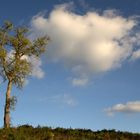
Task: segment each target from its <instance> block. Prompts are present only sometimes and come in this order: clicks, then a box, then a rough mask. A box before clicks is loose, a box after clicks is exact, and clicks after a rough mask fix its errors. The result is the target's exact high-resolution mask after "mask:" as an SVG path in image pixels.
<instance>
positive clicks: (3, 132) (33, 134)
mask: <svg viewBox="0 0 140 140" xmlns="http://www.w3.org/2000/svg"><path fill="white" fill-rule="evenodd" d="M0 140H140V134H136V133H128V132H120V131H115V130H102V131H96V132H93V131H91V130H89V129H64V128H55V129H52V128H49V127H39V126H38V127H36V128H33V127H32V126H30V125H23V126H19V127H17V128H10V129H2V128H1V129H0Z"/></svg>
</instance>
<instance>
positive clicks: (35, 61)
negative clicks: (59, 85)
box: [29, 56, 45, 79]
mask: <svg viewBox="0 0 140 140" xmlns="http://www.w3.org/2000/svg"><path fill="white" fill-rule="evenodd" d="M29 61H30V62H31V64H32V73H31V76H34V77H36V78H39V79H41V78H43V77H44V75H45V73H44V71H43V70H42V68H41V66H42V61H41V59H40V58H36V57H33V56H32V57H29Z"/></svg>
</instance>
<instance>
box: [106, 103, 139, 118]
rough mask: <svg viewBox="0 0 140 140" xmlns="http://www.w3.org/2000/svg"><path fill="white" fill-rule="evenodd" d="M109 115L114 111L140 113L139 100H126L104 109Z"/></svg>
mask: <svg viewBox="0 0 140 140" xmlns="http://www.w3.org/2000/svg"><path fill="white" fill-rule="evenodd" d="M104 111H105V112H106V113H107V114H108V115H109V116H112V115H114V113H116V112H121V113H138V112H139V113H140V101H133V102H127V103H126V104H117V105H114V106H112V107H109V108H107V109H105V110H104Z"/></svg>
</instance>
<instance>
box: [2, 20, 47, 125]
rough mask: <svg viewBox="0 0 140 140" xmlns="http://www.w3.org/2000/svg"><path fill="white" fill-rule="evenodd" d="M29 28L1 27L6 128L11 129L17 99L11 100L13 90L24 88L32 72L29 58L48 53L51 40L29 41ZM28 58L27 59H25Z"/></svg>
mask: <svg viewBox="0 0 140 140" xmlns="http://www.w3.org/2000/svg"><path fill="white" fill-rule="evenodd" d="M28 31H29V30H28V28H26V27H15V26H14V25H13V24H12V23H11V22H9V21H6V22H5V23H4V25H3V26H1V27H0V76H1V77H2V78H3V80H4V81H7V82H8V85H7V91H6V101H5V110H4V127H6V128H8V127H10V108H12V105H14V103H15V101H16V99H15V98H14V97H13V98H11V88H12V86H13V85H14V86H16V87H18V88H22V87H23V84H24V82H25V79H26V77H27V76H29V74H31V72H32V64H31V62H29V60H28V58H29V57H31V56H34V57H40V55H41V54H42V53H44V52H45V51H46V45H47V43H48V41H49V38H48V37H46V36H43V37H39V38H37V39H35V40H33V41H32V40H31V39H29V37H28V36H27V35H28ZM25 57H26V59H25Z"/></svg>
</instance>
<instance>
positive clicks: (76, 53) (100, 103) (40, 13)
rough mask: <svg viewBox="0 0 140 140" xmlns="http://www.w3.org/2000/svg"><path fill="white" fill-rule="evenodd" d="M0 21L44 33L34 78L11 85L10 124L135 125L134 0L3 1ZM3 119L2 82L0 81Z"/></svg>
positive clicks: (138, 58) (137, 59)
mask: <svg viewBox="0 0 140 140" xmlns="http://www.w3.org/2000/svg"><path fill="white" fill-rule="evenodd" d="M0 2H1V4H0V24H2V23H3V21H4V20H10V21H12V22H13V23H14V24H15V25H17V26H18V25H27V26H28V27H29V29H30V30H31V33H30V35H29V36H30V37H31V38H33V37H36V36H39V35H44V34H48V35H49V36H51V42H50V43H49V45H48V51H47V53H46V54H45V55H44V56H43V57H42V59H40V60H35V59H31V60H32V62H33V65H34V71H33V74H32V77H29V78H28V80H27V84H26V85H25V87H24V88H23V89H22V90H18V89H16V88H15V87H13V89H12V95H17V98H18V102H17V105H16V109H15V111H13V112H12V113H11V121H12V124H13V125H14V126H16V125H22V124H31V125H34V126H37V125H42V126H46V125H47V126H52V127H65V128H69V127H72V128H89V129H92V130H101V129H104V128H106V129H116V130H123V131H132V132H140V127H139V125H140V122H139V118H140V88H139V87H140V77H139V71H140V51H139V48H140V47H139V46H140V41H139V39H140V25H139V21H140V18H139V16H140V10H139V5H140V1H139V0H135V1H133V0H126V1H125V2H124V1H122V0H117V1H114V0H75V1H74V0H73V1H70V0H40V1H36V0H24V1H18V0H13V1H12V2H11V1H8V0H1V1H0ZM0 87H1V88H0V93H1V98H0V99H1V102H0V110H1V111H0V120H1V121H0V126H1V127H2V126H3V121H2V120H3V106H4V100H5V96H4V93H5V88H6V83H4V84H0Z"/></svg>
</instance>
